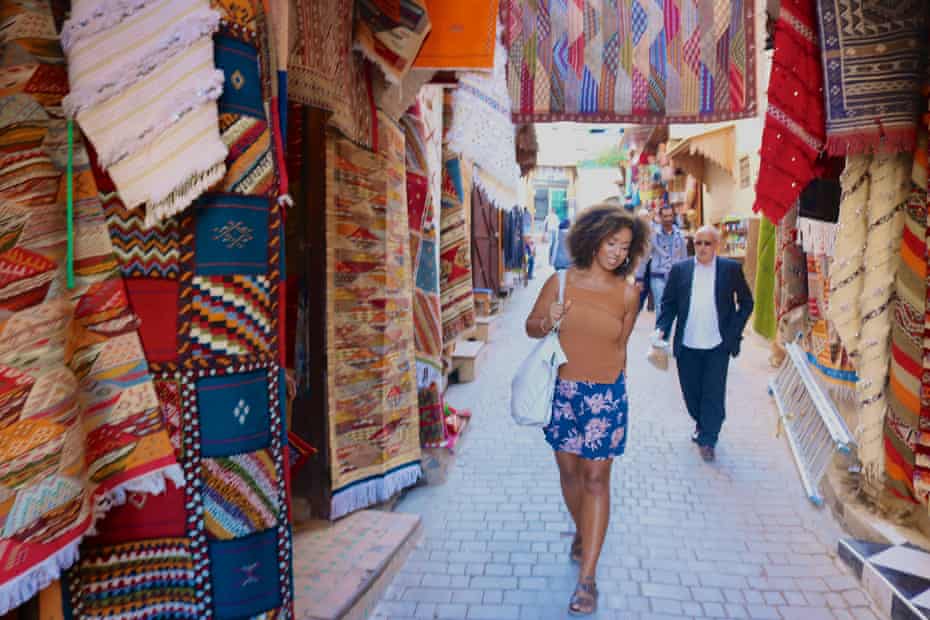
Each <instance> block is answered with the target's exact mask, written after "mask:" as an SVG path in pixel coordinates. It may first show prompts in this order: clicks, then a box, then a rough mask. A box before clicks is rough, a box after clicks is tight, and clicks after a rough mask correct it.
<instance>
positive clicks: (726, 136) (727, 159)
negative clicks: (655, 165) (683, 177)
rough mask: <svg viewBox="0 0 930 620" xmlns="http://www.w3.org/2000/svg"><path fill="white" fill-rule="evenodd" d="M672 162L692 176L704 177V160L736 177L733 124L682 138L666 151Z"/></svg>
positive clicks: (734, 131)
mask: <svg viewBox="0 0 930 620" xmlns="http://www.w3.org/2000/svg"><path fill="white" fill-rule="evenodd" d="M668 157H669V158H670V159H671V160H672V161H673V162H674V164H675V165H676V166H678V167H680V168H682V169H684V170H685V171H686V172H687V173H688V174H690V175H691V176H693V177H696V178H699V179H702V178H704V166H705V162H707V161H709V162H711V163H712V164H714V165H716V166H718V167H720V168H722V169H723V170H724V171H725V172H726V173H727V174H728V175H730V176H731V177H732V178H734V179H735V178H736V130H735V128H734V127H733V125H727V126H726V127H721V128H720V129H714V130H712V131H708V132H706V133H702V134H698V135H696V136H692V137H690V138H686V139H684V140H682V141H681V142H680V143H678V144H677V145H675V146H674V147H673V148H672V149H671V150H669V152H668Z"/></svg>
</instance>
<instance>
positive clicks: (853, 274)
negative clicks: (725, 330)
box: [828, 154, 912, 493]
mask: <svg viewBox="0 0 930 620" xmlns="http://www.w3.org/2000/svg"><path fill="white" fill-rule="evenodd" d="M911 168H912V159H911V156H910V154H907V155H892V154H878V155H875V156H871V155H864V156H853V157H849V158H847V163H846V169H845V170H844V172H843V175H842V177H841V180H840V181H841V184H842V187H843V199H842V205H841V207H840V221H839V230H838V231H837V241H836V246H835V248H834V255H833V259H832V263H831V272H830V277H831V282H832V288H831V291H830V294H831V299H830V304H829V305H828V310H829V314H828V318H829V319H830V320H831V321H833V323H834V324H835V325H836V329H837V331H838V332H839V334H840V337H841V339H842V342H843V344H844V345H845V346H846V348H847V350H848V351H849V353H850V355H851V356H852V357H853V363H854V364H855V367H856V371H857V374H858V377H859V381H858V382H857V384H856V398H857V401H858V405H859V423H858V426H857V428H856V429H855V435H856V440H857V442H858V444H859V452H858V456H859V460H860V461H861V462H862V466H863V473H864V475H865V482H866V483H867V484H868V487H867V489H866V490H867V491H868V492H870V493H874V491H875V489H877V488H880V487H881V478H882V476H883V474H884V456H885V451H884V442H883V438H882V430H883V428H884V422H885V412H886V410H887V401H886V398H885V386H886V383H887V380H888V369H889V363H890V354H891V347H890V344H891V343H890V332H891V313H890V312H889V310H890V307H891V299H892V296H893V294H894V282H895V276H896V273H897V268H898V263H899V262H900V254H899V252H900V244H901V234H902V227H903V223H904V222H903V214H902V210H903V208H904V205H905V204H906V203H907V200H908V195H909V192H910V183H909V181H910V176H911Z"/></svg>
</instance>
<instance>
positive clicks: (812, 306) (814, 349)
mask: <svg viewBox="0 0 930 620" xmlns="http://www.w3.org/2000/svg"><path fill="white" fill-rule="evenodd" d="M802 256H803V255H802ZM829 261H830V259H828V258H827V257H826V256H813V255H809V256H807V259H806V262H807V290H808V301H807V304H806V306H807V316H808V318H809V321H810V326H809V329H808V332H807V361H808V362H809V363H810V365H811V368H813V369H814V371H815V372H816V373H817V375H818V376H819V377H820V379H821V380H822V381H823V383H824V385H826V386H827V389H828V390H830V393H831V394H832V395H833V397H834V398H837V399H842V400H852V399H853V398H854V397H855V395H856V383H857V381H858V377H857V376H856V371H855V369H854V368H853V365H852V361H851V360H850V357H849V355H848V354H847V352H846V349H845V348H844V347H843V344H842V342H841V341H840V336H839V334H838V333H837V331H836V329H834V327H833V324H832V323H830V321H829V320H828V319H827V318H826V316H827V308H828V307H829V304H831V303H833V300H832V299H831V297H830V290H831V287H830V282H831V281H832V280H831V276H830V274H829V273H828V271H829V267H828V265H829Z"/></svg>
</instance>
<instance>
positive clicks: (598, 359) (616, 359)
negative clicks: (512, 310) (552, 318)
mask: <svg viewBox="0 0 930 620" xmlns="http://www.w3.org/2000/svg"><path fill="white" fill-rule="evenodd" d="M566 279H567V280H569V282H566V285H565V299H566V300H571V302H572V306H571V309H570V310H569V312H568V315H567V316H566V317H565V319H564V320H563V321H562V326H561V329H560V330H559V340H560V341H561V343H562V350H564V351H565V356H566V357H567V358H568V362H567V363H566V364H565V365H563V366H562V368H561V369H560V370H559V377H561V378H562V379H567V380H571V381H592V382H594V383H614V382H615V381H616V379H617V377H618V376H619V375H620V371H621V370H623V368H624V366H625V364H626V359H625V358H626V352H625V351H624V350H623V348H622V345H623V343H622V342H621V339H622V338H623V316H624V309H623V295H622V294H620V293H618V294H617V295H615V296H611V295H609V294H605V293H604V292H601V291H592V290H588V289H584V288H580V287H578V286H574V285H572V284H571V282H570V280H571V279H572V278H571V275H569V276H568V277H567V278H566ZM558 292H559V289H558V282H555V286H549V284H548V283H547V285H546V289H545V290H544V291H543V294H541V295H540V296H539V300H538V301H537V307H536V308H534V310H533V314H534V315H537V314H538V316H546V315H547V314H548V308H549V305H550V304H551V303H553V302H554V301H556V299H557V298H558Z"/></svg>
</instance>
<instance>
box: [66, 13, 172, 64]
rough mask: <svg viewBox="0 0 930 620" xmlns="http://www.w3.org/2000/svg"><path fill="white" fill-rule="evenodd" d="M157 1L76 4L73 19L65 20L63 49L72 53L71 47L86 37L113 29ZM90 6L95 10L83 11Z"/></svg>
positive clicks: (72, 14)
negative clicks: (82, 8) (83, 8)
mask: <svg viewBox="0 0 930 620" xmlns="http://www.w3.org/2000/svg"><path fill="white" fill-rule="evenodd" d="M156 1H157V0H95V1H94V2H88V1H87V0H85V1H84V2H81V3H80V4H78V3H77V2H74V3H72V7H71V10H72V13H71V17H69V18H68V19H67V20H65V23H64V24H62V26H61V47H62V48H63V49H64V50H65V52H70V51H71V47H72V46H74V44H75V43H77V42H78V41H80V40H81V39H83V38H84V37H89V36H91V35H94V34H97V33H98V32H100V31H101V30H106V29H109V28H112V27H113V26H116V25H117V24H119V23H121V22H122V21H123V20H124V19H126V18H127V17H131V16H132V15H135V14H136V13H138V12H139V11H141V10H142V9H144V8H145V7H146V6H148V5H149V4H155V2H156ZM88 4H92V5H93V9H91V10H81V7H86V6H88ZM74 5H78V6H74Z"/></svg>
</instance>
